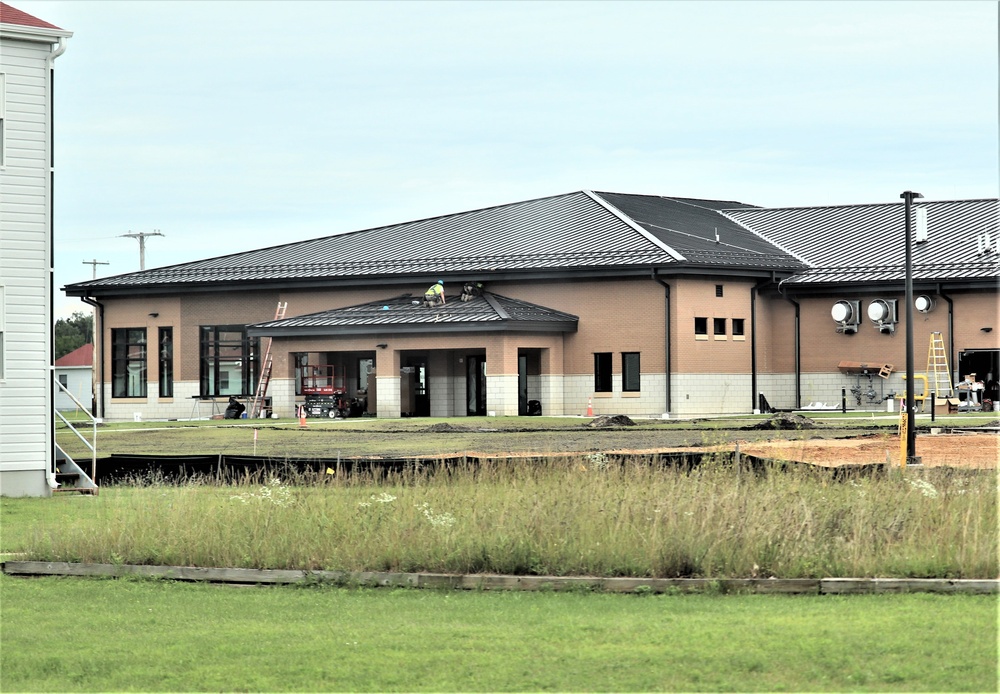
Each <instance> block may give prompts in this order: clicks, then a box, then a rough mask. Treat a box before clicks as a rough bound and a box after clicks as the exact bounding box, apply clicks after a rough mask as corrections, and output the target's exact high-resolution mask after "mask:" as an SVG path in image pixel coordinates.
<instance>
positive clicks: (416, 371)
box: [400, 355, 431, 417]
mask: <svg viewBox="0 0 1000 694" xmlns="http://www.w3.org/2000/svg"><path fill="white" fill-rule="evenodd" d="M401 376H403V377H404V378H406V379H407V380H408V383H409V387H410V388H411V392H412V394H413V409H412V412H411V413H410V415H411V416H413V417H430V416H431V398H430V394H429V393H428V392H427V357H426V356H423V355H420V356H412V357H406V358H405V359H404V361H403V373H402V374H401ZM400 387H401V389H405V386H404V385H403V383H402V379H400ZM401 399H402V396H401Z"/></svg>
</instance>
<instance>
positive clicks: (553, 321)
mask: <svg viewBox="0 0 1000 694" xmlns="http://www.w3.org/2000/svg"><path fill="white" fill-rule="evenodd" d="M578 321H579V319H578V318H577V316H574V315H572V314H569V313H564V312H562V311H556V310H555V309H551V308H546V307H544V306H538V305H537V304H532V303H528V302H527V301H520V300H518V299H511V298H510V297H506V296H501V295H499V294H493V293H491V292H484V293H483V295H482V296H478V297H476V298H474V299H472V300H471V301H459V300H458V299H454V300H452V301H449V302H448V303H446V304H445V305H443V306H434V307H425V306H424V305H423V297H415V296H412V295H410V294H405V295H403V296H396V297H392V298H390V299H385V300H382V301H372V302H368V303H364V304H358V305H356V306H347V307H345V308H335V309H330V310H328V311H320V312H319V313H310V314H306V315H303V316H295V317H293V318H283V319H281V320H273V321H267V322H264V323H257V324H256V325H252V326H249V327H248V332H249V334H250V335H260V336H272V337H277V336H291V335H294V336H307V335H359V334H372V333H398V332H420V333H428V332H431V333H433V332H484V331H487V332H494V331H515V330H516V331H532V332H575V331H576V327H577V322H578Z"/></svg>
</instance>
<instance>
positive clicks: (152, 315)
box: [149, 313, 160, 318]
mask: <svg viewBox="0 0 1000 694" xmlns="http://www.w3.org/2000/svg"><path fill="white" fill-rule="evenodd" d="M159 315H160V314H159V313H150V314H149V317H150V318H156V317H158V316H159Z"/></svg>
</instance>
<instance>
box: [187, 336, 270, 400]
mask: <svg viewBox="0 0 1000 694" xmlns="http://www.w3.org/2000/svg"><path fill="white" fill-rule="evenodd" d="M199 342H200V344H199V351H200V355H201V360H200V361H201V365H200V386H199V393H200V395H201V396H202V397H218V396H220V395H253V393H254V392H255V391H256V389H257V378H258V375H259V373H260V364H259V362H258V354H259V352H260V349H259V347H260V341H259V340H258V339H257V338H255V337H252V338H251V337H247V331H246V326H243V325H203V326H201V335H200V338H199Z"/></svg>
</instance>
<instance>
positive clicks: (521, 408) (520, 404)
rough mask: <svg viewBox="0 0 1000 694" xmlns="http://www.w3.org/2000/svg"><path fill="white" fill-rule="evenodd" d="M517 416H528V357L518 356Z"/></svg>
mask: <svg viewBox="0 0 1000 694" xmlns="http://www.w3.org/2000/svg"><path fill="white" fill-rule="evenodd" d="M517 414H518V415H519V416H521V417H523V416H525V415H526V414H528V357H527V356H525V355H524V354H519V355H518V356H517Z"/></svg>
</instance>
